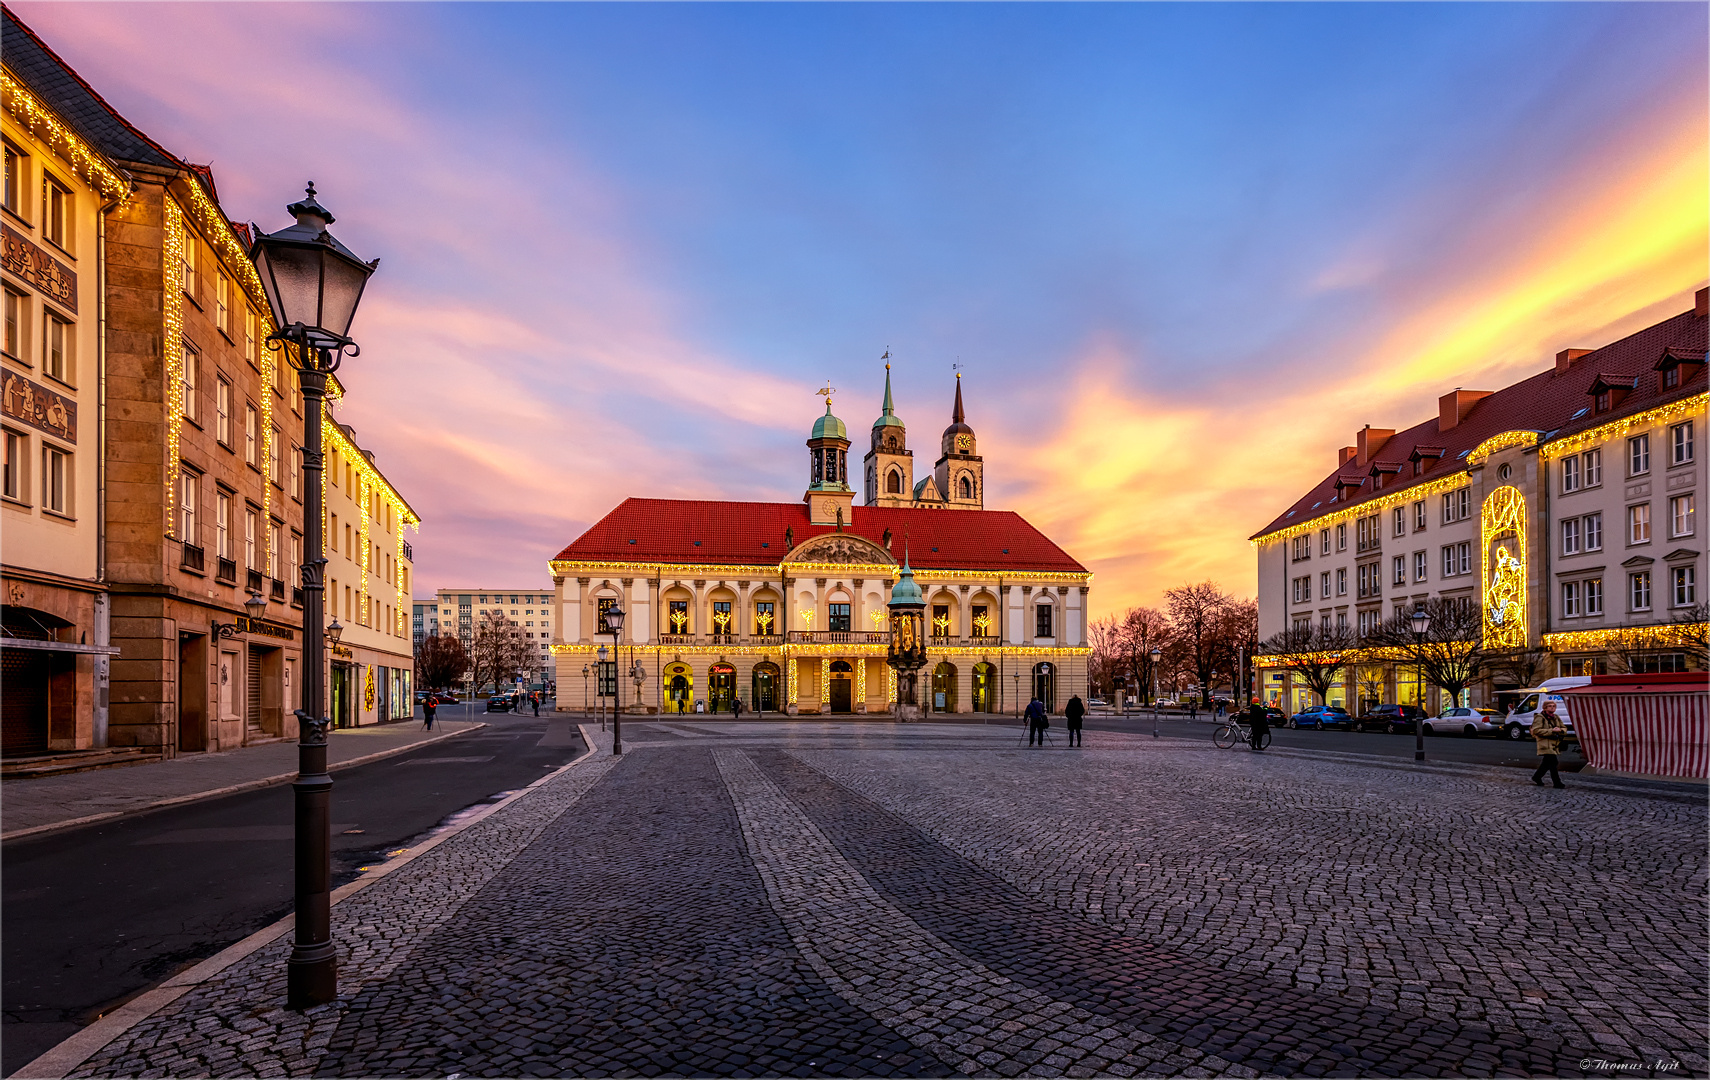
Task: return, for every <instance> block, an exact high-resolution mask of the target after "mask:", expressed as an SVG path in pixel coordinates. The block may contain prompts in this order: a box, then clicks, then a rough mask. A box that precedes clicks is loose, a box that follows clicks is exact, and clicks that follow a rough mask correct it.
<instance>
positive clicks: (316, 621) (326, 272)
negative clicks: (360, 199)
mask: <svg viewBox="0 0 1710 1080" xmlns="http://www.w3.org/2000/svg"><path fill="white" fill-rule="evenodd" d="M286 212H288V213H289V214H291V216H293V217H295V218H296V219H297V223H296V224H295V225H290V226H287V227H286V228H284V229H281V230H279V231H278V232H275V233H267V234H262V233H261V232H260V230H259V229H257V230H255V232H256V238H255V243H254V245H253V246H252V247H251V249H250V258H251V259H253V260H254V261H255V269H256V273H257V274H258V275H259V276H260V278H261V288H262V291H263V292H265V293H266V294H267V301H268V304H269V306H271V307H272V309H273V321H274V325H275V326H276V327H278V329H276V330H275V331H274V332H273V333H272V334H270V335H269V336H268V338H267V345H268V348H270V349H274V350H283V352H284V353H285V356H286V358H287V360H289V362H290V363H291V364H293V365H294V366H295V367H296V368H297V373H298V384H299V385H300V386H301V388H302V393H303V482H304V487H305V488H306V489H307V491H306V495H307V498H306V499H305V500H304V505H303V547H304V552H303V566H302V580H303V668H304V671H303V682H302V687H303V707H302V708H299V709H297V710H295V711H296V716H297V730H298V739H297V780H296V783H295V784H293V785H292V788H293V793H294V801H295V803H296V825H295V831H296V934H295V937H294V941H293V944H292V946H291V958H290V959H289V960H288V961H287V962H286V968H285V970H286V991H285V997H286V1005H287V1007H289V1008H293V1009H305V1008H308V1007H309V1006H311V1005H321V1004H324V1003H326V1002H329V1001H332V1000H333V999H334V998H336V997H337V996H338V954H337V950H336V949H335V948H334V946H333V939H332V777H331V776H329V775H328V774H327V727H328V725H329V724H330V720H329V718H328V717H327V715H326V712H325V708H326V652H325V650H324V648H323V643H322V637H321V620H322V618H323V617H324V616H325V614H326V597H325V589H326V585H325V577H326V562H327V560H326V554H325V550H324V537H323V536H322V533H321V514H322V512H323V510H324V506H323V499H322V497H321V474H322V472H323V469H324V466H323V464H322V461H321V425H322V424H323V423H324V422H325V415H324V413H325V410H324V402H325V400H326V391H327V377H328V376H329V375H331V374H332V373H333V372H334V371H336V370H338V366H339V363H340V362H341V361H342V360H343V358H344V356H345V354H346V353H348V354H349V355H351V356H357V355H360V353H361V350H360V349H359V348H358V347H357V345H356V342H354V341H353V340H351V338H350V336H349V335H350V324H351V321H352V320H353V319H354V318H355V317H356V306H357V304H358V303H360V302H361V300H362V290H363V288H364V287H365V286H366V285H367V284H368V278H369V275H371V274H373V273H374V270H375V268H376V267H378V266H379V265H380V260H378V259H375V260H374V261H373V262H363V261H362V260H361V259H359V258H357V257H356V255H355V253H353V252H352V251H351V250H350V249H349V248H347V247H345V246H344V245H343V244H341V243H339V242H338V241H337V240H335V239H334V238H333V235H332V234H331V233H329V232H328V231H327V226H329V225H331V224H332V223H333V221H334V220H335V219H334V218H333V216H332V214H330V213H329V212H328V211H327V209H326V207H324V206H322V205H321V204H320V203H319V202H317V201H316V200H315V185H314V183H313V182H311V183H310V184H309V186H308V188H307V189H306V191H305V197H304V198H303V199H302V200H301V201H299V202H294V203H292V204H291V205H290V206H288V207H286Z"/></svg>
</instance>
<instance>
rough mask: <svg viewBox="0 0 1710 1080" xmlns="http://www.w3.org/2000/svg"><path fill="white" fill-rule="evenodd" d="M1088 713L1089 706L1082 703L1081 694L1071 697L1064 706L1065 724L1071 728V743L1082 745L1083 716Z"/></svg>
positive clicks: (1072, 744)
mask: <svg viewBox="0 0 1710 1080" xmlns="http://www.w3.org/2000/svg"><path fill="white" fill-rule="evenodd" d="M1086 714H1087V707H1086V706H1085V705H1083V704H1082V703H1081V698H1080V695H1079V694H1076V695H1075V696H1074V697H1072V698H1070V699H1069V703H1068V704H1067V705H1065V706H1063V721H1064V726H1065V727H1067V728H1068V729H1069V745H1070V746H1081V745H1083V744H1082V742H1081V717H1083V716H1085V715H1086Z"/></svg>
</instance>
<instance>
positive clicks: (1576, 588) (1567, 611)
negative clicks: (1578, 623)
mask: <svg viewBox="0 0 1710 1080" xmlns="http://www.w3.org/2000/svg"><path fill="white" fill-rule="evenodd" d="M1582 610H1583V609H1582V608H1581V607H1580V584H1579V582H1577V581H1564V582H1562V618H1564V619H1577V618H1579V616H1580V612H1581V611H1582Z"/></svg>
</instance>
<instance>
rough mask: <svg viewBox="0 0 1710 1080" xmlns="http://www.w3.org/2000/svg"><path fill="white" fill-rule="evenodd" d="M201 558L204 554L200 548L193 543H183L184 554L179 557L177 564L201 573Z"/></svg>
mask: <svg viewBox="0 0 1710 1080" xmlns="http://www.w3.org/2000/svg"><path fill="white" fill-rule="evenodd" d="M203 558H204V556H203V552H202V549H201V548H199V547H197V546H196V545H195V544H185V545H184V554H183V557H182V558H180V559H179V562H178V565H179V566H180V567H181V568H183V569H185V570H194V571H196V572H197V573H201V572H202V563H203Z"/></svg>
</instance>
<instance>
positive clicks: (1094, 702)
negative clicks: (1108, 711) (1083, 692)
mask: <svg viewBox="0 0 1710 1080" xmlns="http://www.w3.org/2000/svg"><path fill="white" fill-rule="evenodd" d="M1104 704H1107V703H1106V701H1105V700H1104V699H1103V698H1101V697H1092V698H1087V708H1089V709H1090V708H1092V707H1093V706H1094V705H1104Z"/></svg>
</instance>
